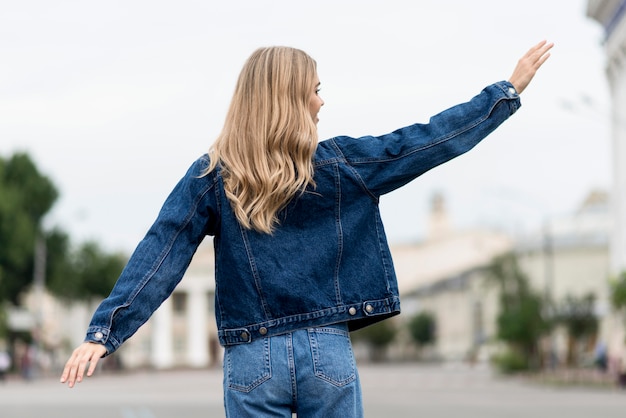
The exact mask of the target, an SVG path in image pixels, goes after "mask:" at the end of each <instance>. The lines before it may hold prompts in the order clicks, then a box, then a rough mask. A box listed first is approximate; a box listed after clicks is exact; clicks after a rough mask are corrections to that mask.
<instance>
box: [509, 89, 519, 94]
mask: <svg viewBox="0 0 626 418" xmlns="http://www.w3.org/2000/svg"><path fill="white" fill-rule="evenodd" d="M509 94H511V95H515V94H517V92H516V91H515V89H514V88H513V87H509Z"/></svg>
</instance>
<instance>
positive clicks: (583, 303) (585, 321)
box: [556, 293, 599, 366]
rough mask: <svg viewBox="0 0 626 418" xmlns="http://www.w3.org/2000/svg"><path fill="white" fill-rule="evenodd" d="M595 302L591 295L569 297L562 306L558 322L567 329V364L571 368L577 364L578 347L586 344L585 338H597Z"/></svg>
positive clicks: (597, 323)
mask: <svg viewBox="0 0 626 418" xmlns="http://www.w3.org/2000/svg"><path fill="white" fill-rule="evenodd" d="M595 300H596V298H595V296H594V295H593V294H591V293H590V294H587V295H585V296H582V297H575V296H572V295H568V296H567V297H566V298H565V300H564V301H563V302H562V303H561V304H560V307H559V310H558V313H557V317H556V320H557V322H558V323H560V324H562V325H563V326H565V328H566V329H567V334H568V340H569V341H568V345H567V364H568V365H570V366H574V365H576V363H577V360H578V359H577V346H579V345H580V344H581V343H584V339H585V338H589V337H595V335H596V333H597V332H598V327H599V321H598V318H597V317H596V315H595V312H594V307H595Z"/></svg>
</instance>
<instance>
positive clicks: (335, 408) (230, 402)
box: [224, 324, 363, 418]
mask: <svg viewBox="0 0 626 418" xmlns="http://www.w3.org/2000/svg"><path fill="white" fill-rule="evenodd" d="M224 406H225V408H226V417H228V418H239V417H255V418H258V417H276V418H278V417H281V418H291V416H292V413H296V414H297V417H298V418H322V417H323V418H333V417H341V418H352V417H354V418H357V417H362V416H363V404H362V399H361V384H360V382H359V376H358V372H357V369H356V363H355V360H354V354H353V352H352V345H351V342H350V336H349V333H348V327H347V325H346V324H338V325H330V326H326V327H321V328H308V329H300V330H296V331H293V332H290V333H287V334H281V335H276V336H272V337H269V338H262V339H257V340H254V341H252V342H251V343H249V344H238V345H233V346H228V347H226V349H225V352H224Z"/></svg>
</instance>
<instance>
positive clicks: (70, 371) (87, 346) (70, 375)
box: [61, 342, 107, 388]
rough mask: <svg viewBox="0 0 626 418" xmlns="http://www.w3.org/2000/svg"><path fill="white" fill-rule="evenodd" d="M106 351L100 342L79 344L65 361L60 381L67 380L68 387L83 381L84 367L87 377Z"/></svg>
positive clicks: (64, 381)
mask: <svg viewBox="0 0 626 418" xmlns="http://www.w3.org/2000/svg"><path fill="white" fill-rule="evenodd" d="M106 352H107V350H106V348H105V347H104V345H102V344H97V343H92V342H84V343H82V344H81V345H79V346H78V347H77V348H76V350H74V352H73V353H72V356H71V357H70V358H69V360H68V361H67V363H65V368H64V369H63V374H62V375H61V383H66V382H67V385H68V387H70V388H73V387H74V385H75V384H76V383H80V382H82V381H83V376H85V369H86V370H87V377H89V376H91V375H92V374H93V372H94V371H95V370H96V366H97V365H98V361H99V360H100V358H102V356H104V355H105V354H106ZM87 367H89V368H87Z"/></svg>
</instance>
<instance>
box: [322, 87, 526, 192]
mask: <svg viewBox="0 0 626 418" xmlns="http://www.w3.org/2000/svg"><path fill="white" fill-rule="evenodd" d="M520 106H521V103H520V99H519V95H518V94H517V93H516V91H515V89H514V88H513V86H512V85H511V84H510V83H509V82H507V81H501V82H498V83H495V84H492V85H490V86H487V87H486V88H485V89H483V90H482V92H481V93H479V94H478V95H477V96H475V97H474V98H472V99H471V100H470V101H469V102H466V103H463V104H459V105H456V106H454V107H452V108H450V109H448V110H445V111H443V112H441V113H439V114H437V115H435V116H433V117H432V118H430V121H429V123H428V124H415V125H411V126H407V127H405V128H401V129H398V130H396V131H394V132H392V133H390V134H387V135H382V136H378V137H372V136H370V137H362V138H349V137H337V138H333V139H331V140H330V141H331V146H334V147H335V149H336V151H337V152H338V153H339V154H340V155H341V156H342V158H343V159H344V160H345V161H346V162H347V163H348V165H349V166H350V167H351V168H352V169H353V170H354V172H355V175H356V176H357V177H358V178H359V179H360V181H361V182H362V184H363V186H364V187H365V188H366V189H367V190H368V191H369V192H370V193H371V194H372V195H373V196H374V197H375V198H378V197H379V196H380V195H382V194H385V193H388V192H390V191H392V190H395V189H397V188H399V187H401V186H403V185H405V184H406V183H408V182H410V181H411V180H413V179H415V178H416V177H418V176H420V175H421V174H423V173H425V172H426V171H428V170H430V169H431V168H434V167H436V166H438V165H440V164H442V163H444V162H446V161H449V160H451V159H452V158H454V157H456V156H459V155H461V154H463V153H465V152H467V151H469V150H470V149H472V148H473V147H474V146H475V145H476V144H478V143H479V142H480V141H481V140H482V139H484V138H485V137H486V136H487V135H489V134H490V133H491V132H493V131H494V130H495V129H496V128H497V127H498V126H499V125H500V124H501V123H502V122H504V121H505V120H506V119H507V118H508V117H509V116H511V115H512V114H513V113H515V112H516V111H517V109H518V108H519V107H520Z"/></svg>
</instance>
